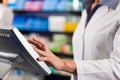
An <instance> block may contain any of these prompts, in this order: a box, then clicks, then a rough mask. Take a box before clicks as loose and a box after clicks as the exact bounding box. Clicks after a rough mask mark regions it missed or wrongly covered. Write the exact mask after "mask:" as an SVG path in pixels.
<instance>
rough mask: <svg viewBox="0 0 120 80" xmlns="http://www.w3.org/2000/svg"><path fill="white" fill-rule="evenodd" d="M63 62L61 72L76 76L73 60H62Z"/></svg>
mask: <svg viewBox="0 0 120 80" xmlns="http://www.w3.org/2000/svg"><path fill="white" fill-rule="evenodd" d="M63 62H64V65H63V68H62V70H63V71H66V72H69V73H72V74H77V71H76V64H75V62H74V61H73V60H65V59H64V60H63Z"/></svg>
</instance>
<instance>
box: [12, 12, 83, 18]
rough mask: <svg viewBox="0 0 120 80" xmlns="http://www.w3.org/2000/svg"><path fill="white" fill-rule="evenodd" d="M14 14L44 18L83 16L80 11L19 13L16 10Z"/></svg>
mask: <svg viewBox="0 0 120 80" xmlns="http://www.w3.org/2000/svg"><path fill="white" fill-rule="evenodd" d="M13 12H14V13H17V14H24V15H32V16H42V17H48V16H50V15H59V16H62V15H64V16H81V12H80V11H22V10H21V11H18V10H14V11H13Z"/></svg>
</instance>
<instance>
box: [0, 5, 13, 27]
mask: <svg viewBox="0 0 120 80" xmlns="http://www.w3.org/2000/svg"><path fill="white" fill-rule="evenodd" d="M13 15H14V14H13V12H12V10H11V9H9V8H8V7H7V6H4V5H3V4H1V3H0V25H12V21H13Z"/></svg>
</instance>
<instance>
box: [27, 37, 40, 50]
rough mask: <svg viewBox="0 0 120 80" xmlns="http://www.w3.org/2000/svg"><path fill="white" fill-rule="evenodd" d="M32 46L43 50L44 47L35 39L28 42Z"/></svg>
mask: <svg viewBox="0 0 120 80" xmlns="http://www.w3.org/2000/svg"><path fill="white" fill-rule="evenodd" d="M28 41H29V42H30V43H31V44H33V45H34V46H36V47H37V48H39V49H41V50H42V45H41V44H40V43H38V42H36V41H34V40H33V39H30V40H28Z"/></svg>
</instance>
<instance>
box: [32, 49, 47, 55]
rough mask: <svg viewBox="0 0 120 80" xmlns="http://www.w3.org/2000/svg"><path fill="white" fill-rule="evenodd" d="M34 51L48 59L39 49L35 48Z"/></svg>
mask: <svg viewBox="0 0 120 80" xmlns="http://www.w3.org/2000/svg"><path fill="white" fill-rule="evenodd" d="M34 50H35V51H36V52H37V53H38V55H40V56H44V57H47V54H46V53H45V52H44V51H42V50H40V49H38V48H34Z"/></svg>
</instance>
